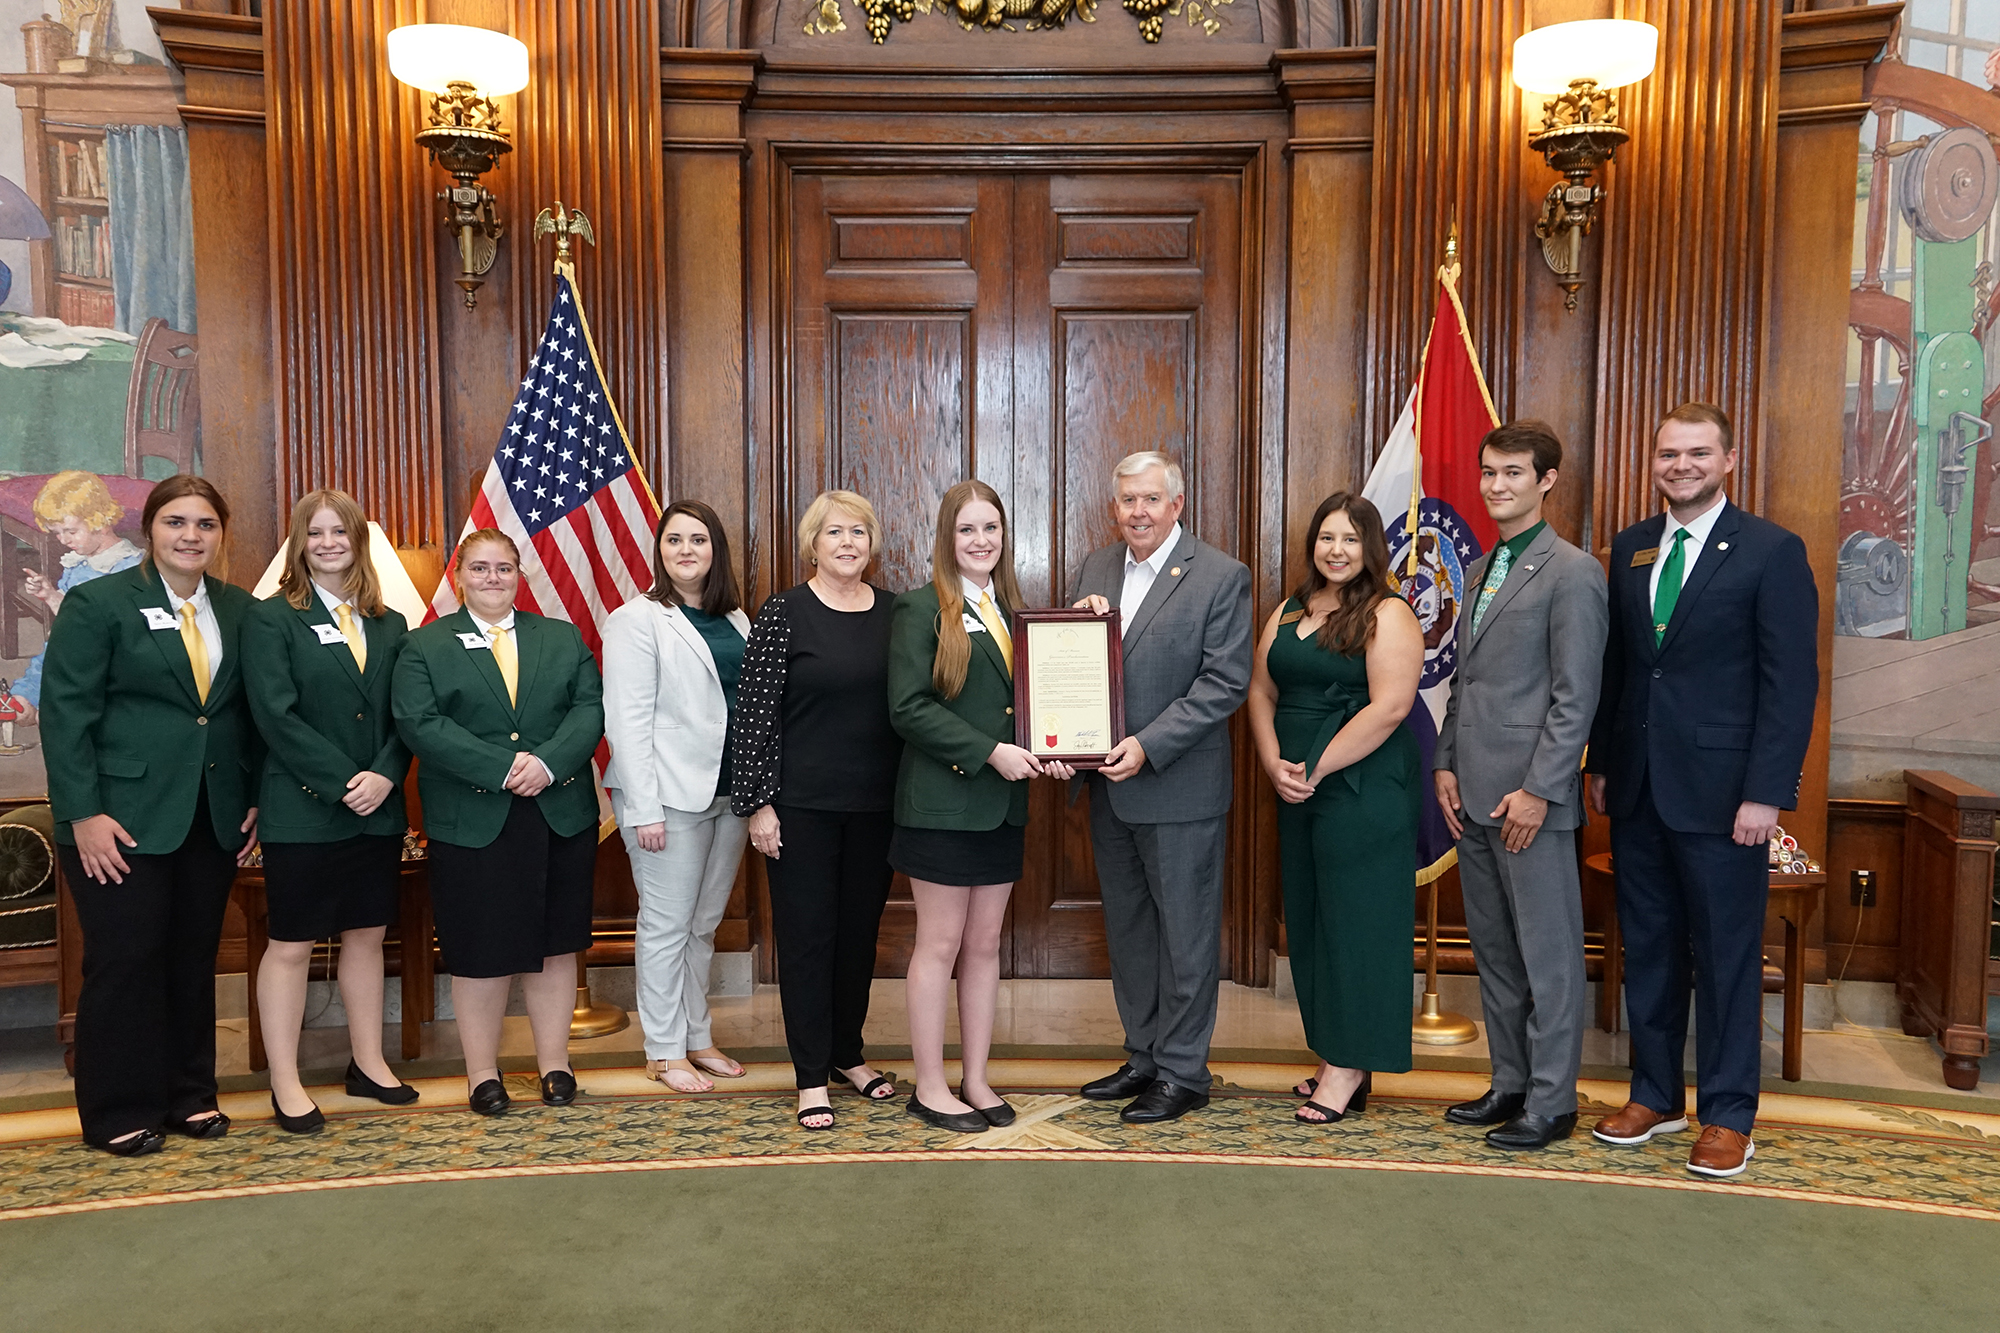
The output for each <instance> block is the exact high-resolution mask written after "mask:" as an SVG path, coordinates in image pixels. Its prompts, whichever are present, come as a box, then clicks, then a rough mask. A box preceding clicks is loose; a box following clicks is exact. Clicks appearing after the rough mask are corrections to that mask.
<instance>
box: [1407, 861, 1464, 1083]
mask: <svg viewBox="0 0 2000 1333" xmlns="http://www.w3.org/2000/svg"><path fill="white" fill-rule="evenodd" d="M1425 944H1426V946H1427V947H1426V949H1425V951H1424V1003H1423V1008H1421V1009H1420V1010H1418V1011H1417V1016H1416V1018H1414V1019H1413V1020H1411V1022H1410V1039H1411V1040H1412V1041H1415V1042H1417V1043H1418V1044H1419V1045H1422V1046H1463V1045H1465V1043H1467V1042H1468V1041H1472V1040H1474V1039H1475V1038H1477V1037H1478V1036H1479V1029H1478V1028H1477V1027H1475V1026H1474V1025H1473V1022H1472V1020H1471V1019H1469V1018H1467V1017H1466V1016H1465V1015H1464V1014H1454V1013H1452V1012H1450V1011H1449V1010H1442V1009H1439V1008H1438V882H1437V880H1432V881H1431V916H1430V928H1429V930H1427V931H1426V932H1425Z"/></svg>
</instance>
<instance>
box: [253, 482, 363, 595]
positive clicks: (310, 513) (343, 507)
mask: <svg viewBox="0 0 2000 1333" xmlns="http://www.w3.org/2000/svg"><path fill="white" fill-rule="evenodd" d="M322 509H331V510H332V511H333V516H334V517H335V518H337V519H339V520H340V525H341V526H342V527H344V528H346V529H347V541H348V545H349V546H350V547H351V548H352V549H353V552H354V563H352V564H350V565H349V566H348V567H347V580H346V586H344V587H343V588H342V589H341V591H342V592H343V593H345V594H346V595H347V600H348V601H349V602H350V603H352V604H353V606H354V609H355V610H357V611H359V612H360V613H361V614H362V615H364V616H379V615H381V614H382V612H383V611H384V610H385V609H387V608H386V607H385V606H384V604H383V601H382V580H381V579H379V578H377V577H376V576H375V562H374V561H373V560H371V559H369V558H368V515H366V514H364V513H362V512H361V506H360V504H358V503H357V502H356V501H355V499H354V497H353V496H351V495H349V494H348V493H347V492H346V491H341V490H335V489H333V488H332V487H321V488H320V489H319V490H316V491H307V492H306V493H305V494H304V495H302V496H300V497H299V502H298V503H297V504H295V505H293V506H292V530H291V532H290V533H289V534H288V535H287V536H286V537H285V568H284V572H283V573H281V574H279V575H278V591H279V592H280V593H282V594H283V595H284V598H285V600H286V601H288V602H290V603H291V604H292V608H293V609H294V610H297V611H303V610H305V609H306V608H307V607H309V606H311V605H312V604H313V581H312V569H311V567H310V566H309V565H307V563H306V532H307V530H308V529H309V528H311V527H312V521H313V518H314V517H315V516H316V515H317V514H318V513H319V511H320V510H322Z"/></svg>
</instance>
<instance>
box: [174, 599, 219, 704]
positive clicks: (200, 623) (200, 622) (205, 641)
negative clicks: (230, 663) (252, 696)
mask: <svg viewBox="0 0 2000 1333" xmlns="http://www.w3.org/2000/svg"><path fill="white" fill-rule="evenodd" d="M160 582H161V583H162V584H165V586H166V589H167V605H168V606H170V607H172V608H173V612H174V619H175V620H179V619H180V615H181V607H182V606H184V605H186V604H187V603H189V602H193V603H194V627H195V629H196V630H197V631H199V632H200V634H201V642H202V645H203V646H204V647H206V648H207V649H208V683H209V684H211V685H213V684H214V683H215V678H216V677H217V676H219V675H221V674H222V626H220V625H218V624H216V623H215V607H214V606H213V605H212V604H211V603H210V602H209V600H208V580H206V579H203V580H202V582H201V583H200V585H199V586H197V587H196V588H195V590H194V596H192V597H183V596H181V595H180V594H179V593H177V592H175V591H174V589H173V585H172V584H170V583H167V582H166V580H165V579H162V580H160Z"/></svg>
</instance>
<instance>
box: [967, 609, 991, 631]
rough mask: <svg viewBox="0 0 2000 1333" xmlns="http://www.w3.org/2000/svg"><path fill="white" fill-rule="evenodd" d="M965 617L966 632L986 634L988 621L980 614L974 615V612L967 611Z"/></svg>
mask: <svg viewBox="0 0 2000 1333" xmlns="http://www.w3.org/2000/svg"><path fill="white" fill-rule="evenodd" d="M964 618H965V632H966V633H967V634H984V633H985V632H986V622H985V621H983V620H981V619H980V618H979V617H978V616H975V615H973V614H972V612H970V611H967V612H966V613H965V617H964Z"/></svg>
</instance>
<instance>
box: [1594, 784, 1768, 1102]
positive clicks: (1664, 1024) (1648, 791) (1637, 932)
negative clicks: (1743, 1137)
mask: <svg viewBox="0 0 2000 1333" xmlns="http://www.w3.org/2000/svg"><path fill="white" fill-rule="evenodd" d="M1611 857H1612V864H1613V865H1615V866H1616V867H1617V869H1618V929H1619V931H1620V933H1621V934H1623V935H1624V937H1625V1008H1626V1011H1627V1013H1628V1014H1630V1016H1631V1019H1632V1093H1631V1096H1632V1100H1633V1101H1635V1102H1638V1103H1639V1104H1640V1105H1642V1106H1646V1107H1650V1108H1651V1109H1652V1110H1655V1111H1659V1112H1663V1113H1664V1112H1678V1111H1680V1110H1681V1108H1682V1106H1683V1104H1684V1102H1685V1100H1686V1091H1685V1089H1686V1086H1687V1085H1686V1075H1685V1073H1684V1072H1683V1069H1684V1065H1683V1061H1684V1060H1685V1059H1686V1053H1687V1025H1688V990H1689V987H1690V985H1692V987H1693V990H1694V1008H1695V1056H1694V1067H1695V1086H1696V1088H1697V1090H1698V1092H1699V1097H1700V1100H1699V1102H1698V1104H1697V1109H1696V1114H1697V1115H1698V1116H1699V1117H1700V1119H1701V1123H1702V1124H1704V1125H1721V1126H1722V1127H1723V1128H1725V1129H1733V1130H1735V1131H1736V1132H1737V1133H1739V1134H1748V1133H1749V1132H1750V1131H1751V1129H1752V1128H1753V1127H1754V1126H1755V1125H1756V1123H1757V1092H1758V1082H1759V1078H1758V1075H1759V1069H1760V1065H1761V1061H1762V1057H1763V1050H1764V907H1765V901H1766V899H1767V898H1768V897H1769V896H1770V888H1771V886H1770V879H1769V876H1770V868H1769V864H1768V862H1769V858H1770V852H1769V851H1768V849H1766V848H1765V847H1764V845H1763V844H1761V843H1760V844H1758V845H1757V846H1755V847H1739V846H1738V845H1737V844H1736V841H1735V839H1733V838H1731V837H1730V836H1728V835H1727V834H1719V833H1676V832H1675V831H1674V830H1672V829H1670V828H1668V827H1667V826H1666V825H1665V824H1664V823H1662V822H1661V820H1660V815H1659V811H1658V810H1657V809H1656V808H1655V806H1654V804H1653V790H1652V783H1651V782H1650V781H1648V782H1647V784H1646V787H1645V789H1644V790H1643V791H1641V792H1640V793H1639V804H1638V806H1637V808H1636V809H1634V810H1633V812H1632V815H1631V817H1630V818H1628V819H1620V820H1616V821H1614V822H1613V823H1612V825H1611Z"/></svg>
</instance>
